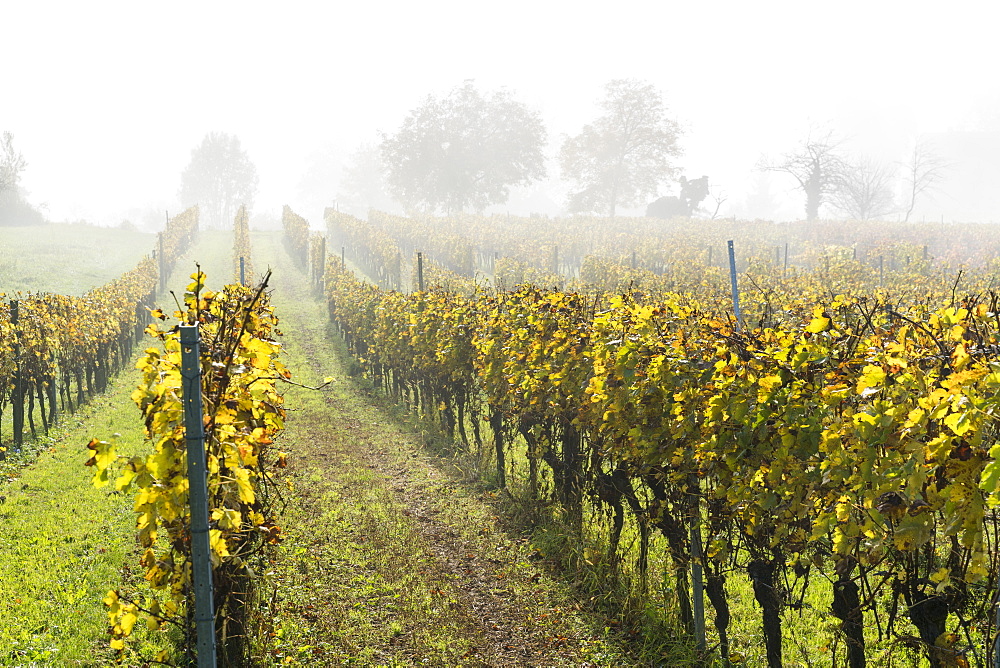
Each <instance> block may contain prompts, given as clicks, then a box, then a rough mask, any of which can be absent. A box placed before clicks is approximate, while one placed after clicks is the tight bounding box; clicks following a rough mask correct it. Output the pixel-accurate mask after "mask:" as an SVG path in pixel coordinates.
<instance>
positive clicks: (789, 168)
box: [757, 132, 846, 220]
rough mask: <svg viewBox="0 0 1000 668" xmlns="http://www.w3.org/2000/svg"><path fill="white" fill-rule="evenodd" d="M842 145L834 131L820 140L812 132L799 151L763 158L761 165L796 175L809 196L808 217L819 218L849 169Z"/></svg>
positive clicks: (807, 196) (765, 168) (767, 168)
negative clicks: (825, 204) (841, 149)
mask: <svg viewBox="0 0 1000 668" xmlns="http://www.w3.org/2000/svg"><path fill="white" fill-rule="evenodd" d="M839 148H840V140H839V139H837V138H835V137H834V135H833V133H832V132H828V133H826V135H824V136H823V137H821V138H819V139H813V138H812V136H811V135H810V136H808V137H806V139H805V141H803V142H802V145H801V146H799V148H798V149H797V150H795V151H793V152H791V153H786V154H785V155H783V156H782V157H781V158H780V159H779V160H776V161H773V160H770V159H769V158H767V157H766V156H765V157H763V158H761V160H760V162H759V163H758V164H757V168H758V169H760V170H763V171H768V172H781V173H783V174H788V175H790V176H791V177H792V178H794V179H795V180H796V181H797V182H798V184H799V188H800V189H801V190H802V192H803V193H805V196H806V220H816V219H817V218H819V209H820V207H821V206H823V204H824V203H826V202H827V201H828V199H829V198H830V197H831V196H832V195H833V194H834V193H835V192H836V191H837V188H838V187H839V185H840V181H841V177H842V176H843V174H844V171H845V168H846V165H845V162H844V159H843V158H841V157H840V154H839V152H838V149H839Z"/></svg>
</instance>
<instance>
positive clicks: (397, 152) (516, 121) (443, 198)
mask: <svg viewBox="0 0 1000 668" xmlns="http://www.w3.org/2000/svg"><path fill="white" fill-rule="evenodd" d="M545 140H546V132H545V127H544V125H543V124H542V120H541V116H540V115H539V114H538V112H536V111H533V110H531V109H529V108H528V107H527V106H525V105H524V104H522V103H521V102H518V101H517V100H515V99H514V97H513V95H512V94H511V93H510V92H509V91H507V90H505V89H501V90H498V91H494V92H492V93H485V94H484V93H481V92H480V91H479V90H478V89H476V87H475V86H474V85H473V83H472V82H471V81H466V82H465V84H463V85H462V86H460V87H458V88H455V89H454V90H452V91H451V92H450V93H449V94H448V95H447V96H445V97H443V98H437V97H435V96H433V95H428V96H427V99H426V100H425V101H424V103H423V104H422V105H420V106H419V107H417V108H416V109H414V110H412V111H411V112H410V114H409V116H407V117H406V119H405V120H404V121H403V125H402V127H401V128H400V129H399V132H397V133H396V134H395V135H392V136H384V137H383V139H382V143H381V145H380V150H381V154H382V159H383V161H384V163H385V167H386V171H387V179H386V180H387V185H388V187H389V189H390V192H391V193H392V194H393V196H394V197H395V198H396V199H398V200H399V201H400V202H403V203H404V204H405V205H407V206H408V207H411V208H424V209H430V210H438V209H441V210H444V211H445V212H452V211H461V210H464V209H473V210H476V211H481V210H483V209H485V208H486V207H487V206H490V205H491V204H503V203H504V202H506V201H507V199H508V198H509V197H510V188H511V187H512V186H518V185H528V184H530V183H531V182H532V181H535V180H537V179H540V178H542V177H543V176H545V156H544V154H543V152H542V149H543V147H544V145H545Z"/></svg>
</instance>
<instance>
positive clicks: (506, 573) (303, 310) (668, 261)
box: [0, 207, 1000, 668]
mask: <svg viewBox="0 0 1000 668" xmlns="http://www.w3.org/2000/svg"><path fill="white" fill-rule="evenodd" d="M248 220H249V216H248V213H247V211H246V209H242V208H241V209H240V210H239V212H238V213H237V215H236V218H235V220H234V228H233V229H234V232H233V233H215V234H214V235H209V234H206V233H201V234H199V233H198V210H197V208H195V209H192V210H189V211H186V212H184V213H182V214H181V215H179V216H176V217H174V218H172V219H170V221H169V222H168V225H167V227H166V229H165V230H164V232H163V233H162V235H161V236H160V237H159V238H158V239H157V241H156V245H155V248H154V249H151V250H152V251H153V252H151V253H150V255H149V256H147V257H145V258H143V259H142V260H141V261H140V262H139V263H138V264H137V265H136V266H135V267H134V268H133V269H130V270H128V271H126V272H124V273H123V274H121V275H120V276H119V277H117V278H114V279H112V280H110V281H109V282H107V283H106V284H104V285H102V286H100V287H98V288H94V289H92V290H90V291H88V292H86V293H85V294H83V295H82V296H80V297H73V296H66V295H56V294H51V293H42V292H39V293H14V294H8V295H6V296H5V299H4V301H3V302H2V304H0V426H2V431H0V446H2V447H3V448H4V456H5V457H7V458H8V461H7V462H6V463H5V466H6V468H4V471H5V472H8V471H9V474H8V480H7V483H5V485H4V486H5V491H4V495H3V496H2V497H0V503H2V504H4V505H3V506H0V509H4V510H8V511H9V512H5V513H3V517H4V520H5V522H6V523H7V524H9V525H10V527H11V529H9V531H11V532H14V531H15V527H21V528H20V529H17V531H19V532H20V533H27V534H30V535H31V536H34V537H33V538H31V544H32V545H36V546H43V547H42V548H38V549H43V551H46V550H49V547H48V546H49V545H50V544H51V545H53V547H51V554H52V555H60V556H58V558H57V557H56V556H53V557H52V559H53V561H59V560H60V559H62V558H63V556H64V555H63V553H66V555H68V554H69V553H70V552H72V556H69V557H68V558H69V562H67V565H66V571H65V572H61V573H62V574H60V575H58V576H53V579H54V580H56V581H57V582H66V581H69V580H72V581H73V582H77V581H78V580H79V582H80V583H81V584H74V585H73V586H72V587H69V588H67V586H64V585H58V586H57V588H56V590H54V591H55V593H45V592H46V591H47V590H46V589H45V588H44V586H43V585H41V584H38V585H35V584H32V585H31V587H26V586H23V585H21V584H18V583H17V582H16V578H15V577H14V576H13V575H3V574H0V591H2V592H3V593H4V594H6V595H7V599H8V602H7V603H5V604H3V605H4V606H7V607H0V610H2V611H3V612H4V614H5V615H6V617H7V619H10V620H25V621H20V622H17V623H13V622H8V624H9V626H10V628H9V629H6V630H4V634H6V635H3V636H0V638H2V639H3V640H4V641H5V643H6V644H7V645H8V646H9V647H10V648H11V649H10V650H9V651H8V652H7V653H6V654H4V655H2V656H0V663H4V664H5V665H8V664H9V665H35V664H33V663H32V662H35V663H37V664H38V665H45V664H46V662H48V663H51V664H54V665H59V664H60V663H61V662H65V661H70V659H67V657H71V656H72V657H79V656H87V654H88V653H93V652H97V656H100V657H102V658H100V659H99V660H98V663H99V664H100V665H104V664H109V665H110V664H113V663H115V662H120V663H124V664H126V665H133V664H135V665H187V664H188V663H190V662H194V661H195V660H196V659H197V658H198V656H199V654H200V652H201V650H200V649H199V650H196V647H198V648H200V647H201V645H200V644H199V643H201V642H202V641H203V640H204V639H203V638H202V637H200V636H199V634H198V624H197V623H196V622H197V620H196V617H197V614H196V613H195V608H194V597H193V592H194V590H195V587H196V583H195V581H194V576H193V573H194V572H195V571H196V569H197V566H196V564H195V563H194V557H192V544H193V543H194V542H195V534H196V531H195V530H194V529H192V526H193V523H194V522H195V521H196V518H195V517H194V514H193V512H192V510H191V507H190V505H191V503H190V498H193V496H191V495H193V494H194V492H193V491H192V487H191V482H190V481H189V478H188V473H187V467H188V461H187V460H188V452H189V447H190V445H189V444H190V440H189V438H190V434H189V429H190V427H188V426H186V425H185V418H184V407H183V405H182V402H183V399H184V397H185V396H186V395H185V391H184V390H183V388H184V387H186V385H184V383H185V382H187V381H186V379H187V378H188V376H186V375H185V374H187V373H189V372H188V371H185V368H184V367H183V364H182V358H183V354H184V351H185V350H188V348H186V345H187V344H182V343H181V340H180V336H181V330H182V327H180V326H181V325H184V326H188V327H193V326H195V325H197V326H198V328H199V330H198V331H199V332H200V357H199V358H198V360H197V364H196V366H197V368H198V370H199V371H198V373H199V374H200V376H199V377H200V383H201V399H202V401H203V403H204V407H203V413H202V420H201V425H200V426H201V428H203V431H204V444H205V451H206V460H205V461H206V464H205V466H206V470H205V478H206V483H207V487H206V490H207V504H208V507H207V513H208V515H207V517H208V519H207V522H208V524H207V528H206V529H205V531H206V532H207V534H208V538H207V540H208V545H209V555H208V556H209V559H210V563H211V566H210V571H211V573H212V577H213V585H212V591H213V597H214V605H215V612H214V617H213V619H214V622H213V623H212V624H211V626H214V636H213V637H214V642H215V647H216V649H215V651H216V653H217V655H218V661H219V665H225V666H244V665H279V664H280V665H289V664H291V665H346V664H349V663H353V664H355V665H420V664H421V663H422V662H430V663H433V664H434V665H456V666H458V665H470V666H473V665H593V666H598V665H609V666H611V665H658V666H659V665H662V666H673V665H692V666H694V665H704V666H715V665H718V666H721V665H748V666H768V668H776V667H778V666H831V667H834V666H849V667H850V668H857V667H859V666H894V665H895V666H930V667H931V668H939V667H940V668H945V667H960V666H983V667H986V666H993V665H995V662H996V661H997V660H998V658H1000V657H998V656H997V649H996V647H995V641H996V638H997V632H996V628H997V626H996V614H997V611H996V606H995V600H996V598H997V595H998V589H1000V531H998V513H997V507H998V505H1000V489H998V485H1000V462H998V460H1000V456H998V455H1000V445H997V444H996V441H997V426H996V423H995V418H994V416H995V415H996V414H997V413H1000V399H998V398H997V397H998V394H1000V392H998V391H1000V316H998V313H1000V304H998V301H1000V261H998V259H997V258H1000V235H997V234H996V233H995V232H994V231H993V229H992V228H990V227H989V226H977V225H946V226H942V225H937V224H933V225H923V224H913V225H880V226H878V227H872V226H865V225H862V224H855V223H843V222H837V223H832V222H831V223H808V224H806V223H797V224H773V223H770V222H762V221H755V222H746V221H739V222H737V221H688V220H674V221H662V220H653V219H615V220H614V221H612V222H609V221H608V220H606V219H588V218H583V217H575V218H568V219H546V218H516V217H511V216H502V217H476V216H468V215H462V216H455V217H447V218H402V217H398V216H391V215H388V214H384V213H381V212H374V211H373V212H371V213H370V215H369V217H368V220H367V221H363V220H360V219H357V218H354V217H352V216H349V215H347V214H343V213H340V212H337V211H334V210H330V209H328V210H327V211H326V214H325V221H324V222H325V225H326V226H325V229H324V230H322V232H319V231H317V229H316V227H315V226H313V227H311V226H310V224H309V222H308V221H307V220H306V219H305V218H303V217H302V216H300V215H298V214H296V213H295V212H294V211H293V210H292V209H291V208H289V207H285V210H284V212H283V215H282V228H283V229H282V232H281V233H280V235H278V234H275V235H263V234H260V233H252V232H251V230H250V228H249V224H248ZM728 242H731V245H730V244H729V243H728ZM209 247H211V248H212V249H214V250H212V251H211V252H208V251H207V249H208V248H209ZM730 249H731V250H730ZM192 252H195V255H194V256H192ZM212 254H214V255H212ZM206 255H212V256H213V257H216V258H217V259H216V260H215V261H213V262H212V263H211V266H205V265H204V264H202V263H201V262H200V260H199V258H204V257H205V256H206ZM196 263H198V264H196ZM265 267H270V268H271V269H272V270H274V271H275V273H274V274H272V273H271V270H267V271H265V270H264V268H265ZM185 277H188V278H185ZM216 277H218V278H219V280H220V284H219V285H218V287H215V286H213V283H212V281H213V280H215V278H216ZM229 277H232V278H231V280H227V279H229ZM225 283H229V284H228V285H224V284H225ZM174 286H178V287H177V288H175V287H174ZM180 286H183V288H182V289H181V287H180ZM170 292H173V293H174V295H173V296H171V295H170V294H169V293H170ZM168 305H170V306H168ZM143 339H146V340H147V343H145V344H142V345H140V347H139V349H138V350H137V349H136V348H135V346H136V343H138V342H139V341H141V340H143ZM120 377H121V378H125V380H119V378H120ZM115 396H120V400H115V399H110V398H109V399H105V397H115ZM105 401H119V402H120V405H121V406H122V407H123V410H124V407H125V405H126V404H131V405H132V406H131V409H130V410H131V412H132V413H133V414H136V415H134V418H133V419H134V422H133V423H132V424H131V426H127V427H123V428H122V429H120V430H118V431H119V432H120V433H118V434H117V435H116V434H115V433H114V432H109V433H103V432H102V431H99V430H98V429H99V428H98V426H97V423H98V422H100V420H101V418H100V416H101V410H102V409H101V406H103V405H104V402H105ZM109 405H110V404H109ZM116 405H117V404H116ZM136 408H138V410H136ZM116 410H117V409H116ZM108 411H109V414H110V409H108ZM71 413H77V414H79V415H81V416H83V417H81V418H79V421H80V423H81V426H82V427H83V428H85V429H90V430H91V431H90V433H89V435H87V437H86V438H85V439H80V443H86V442H87V441H89V444H88V445H87V446H86V448H81V447H79V444H73V445H72V446H71V447H70V450H71V452H69V451H68V452H67V454H66V455H65V456H66V458H67V459H66V461H67V462H73V464H72V465H73V466H75V471H74V472H73V473H72V474H71V475H72V476H73V477H76V478H79V479H82V480H84V481H86V483H87V484H86V487H88V488H89V489H88V491H86V492H73V494H74V495H75V496H79V497H80V498H81V499H83V498H87V499H92V500H90V501H87V503H91V504H110V505H107V506H105V505H94V507H95V508H97V507H100V508H106V510H101V511H84V512H81V511H75V512H76V513H78V514H80V515H82V516H84V517H91V518H92V519H96V518H98V517H100V514H101V513H106V514H109V516H113V517H114V518H115V519H114V527H115V528H114V529H109V528H107V527H105V528H103V529H99V530H95V529H94V528H90V529H87V530H86V531H87V532H86V533H85V534H81V535H79V536H77V534H75V533H70V532H74V531H77V528H73V527H72V525H73V522H71V521H70V520H59V521H58V522H56V524H54V525H51V526H49V525H46V527H47V528H45V529H44V534H35V533H32V532H31V530H29V529H26V528H24V527H26V526H28V524H23V525H21V524H17V523H18V522H26V523H30V520H28V519H27V518H28V517H31V516H33V515H37V514H39V513H43V514H46V515H49V514H51V515H52V516H53V517H59V516H60V513H61V512H62V511H61V510H60V508H61V506H62V505H63V503H65V504H67V506H69V503H70V502H69V500H68V499H67V500H65V501H58V502H55V501H52V500H51V498H52V497H51V496H47V495H50V494H52V493H54V492H46V494H40V493H38V492H37V491H36V490H37V489H42V488H43V487H42V486H43V485H44V484H47V483H42V482H36V478H35V477H32V476H34V475H36V473H38V474H41V473H42V472H43V469H44V468H45V467H47V466H50V465H55V464H54V462H56V461H57V460H59V458H60V457H62V456H63V455H62V454H61V450H60V449H61V448H62V446H61V445H60V443H62V441H60V440H59V439H60V438H63V437H60V436H59V435H58V434H59V433H61V432H64V431H65V430H66V429H68V427H66V426H65V424H66V422H67V420H68V416H69V414H71ZM383 432H384V435H383ZM67 433H68V432H67ZM74 433H76V432H74ZM74 438H77V437H74ZM46 439H48V440H46ZM50 443H51V447H50V446H49V445H46V444H50ZM428 447H429V448H430V451H428V450H427V448H428ZM81 449H82V450H86V454H85V455H84V454H83V453H82V452H81ZM429 453H433V454H429ZM84 461H86V464H87V465H88V466H89V467H90V469H82V468H81V466H80V465H81V464H82V463H84ZM442 471H452V473H443V472H442ZM88 474H89V475H88ZM59 475H62V476H65V475H66V474H59ZM51 477H52V476H51V475H49V476H47V478H46V479H51ZM22 480H23V481H24V482H23V483H22V482H21V481H22ZM37 480H42V478H38V479H37ZM18 486H21V487H20V489H17V487H18ZM36 486H37V487H36ZM46 489H47V488H46ZM380 490H381V491H380ZM86 495H93V496H86ZM46 498H48V499H49V500H48V501H47V502H48V503H49V505H48V506H44V505H42V506H39V505H37V504H38V503H46V501H45V499H46ZM36 499H37V500H36ZM41 508H47V509H46V510H40V509H41ZM19 513H23V515H22V514H19ZM22 517H23V518H25V519H23V520H20V519H18V518H22ZM87 521H91V520H89V519H88V520H87ZM102 521H103V520H102ZM108 521H110V520H108ZM63 525H65V527H64V526H63ZM63 532H66V533H65V537H63V538H60V536H63ZM101 532H103V533H105V534H107V536H111V535H114V536H118V538H116V539H115V540H118V541H120V542H119V543H116V545H118V546H119V547H110V545H111V543H110V542H108V541H111V540H112V539H111V538H109V537H101V538H95V535H96V534H100V533H101ZM71 536H72V537H71ZM18 540H19V539H18V538H16V537H15V534H14V533H11V534H10V535H9V536H8V543H10V545H9V546H8V548H6V549H9V550H13V552H10V553H7V554H6V555H5V556H4V557H3V558H2V559H0V562H6V561H10V562H12V563H16V560H18V559H22V560H23V559H24V558H25V557H24V556H23V553H22V552H21V550H28V549H34V548H28V547H22V544H21V543H19V542H17V541H18ZM95 540H97V541H99V545H100V546H99V547H94V541H95ZM56 544H58V545H62V546H63V547H62V548H57V547H55V545H56ZM74 545H81V546H82V545H87V546H88V547H86V549H83V548H82V547H81V548H80V549H77V548H75V547H73V546H74ZM102 550H103V551H102ZM105 552H110V554H109V558H110V557H112V556H113V558H114V560H116V561H115V564H114V565H110V566H101V568H95V567H90V569H89V570H93V571H94V574H95V577H98V578H100V579H98V580H95V581H94V582H90V581H89V580H87V581H85V580H83V579H82V578H84V577H85V576H84V575H83V574H82V573H77V570H79V569H81V568H84V567H83V566H81V564H84V563H94V564H96V563H98V562H99V560H101V559H103V558H104V557H103V556H98V555H103V554H104V553H105ZM45 553H46V554H48V552H47V551H46V552H45ZM90 560H94V561H90ZM60 563H62V562H60ZM69 564H75V566H71V565H69ZM60 568H61V566H60ZM109 569H110V570H109ZM84 570H87V569H86V568H84ZM66 573H72V574H73V575H72V576H71V577H70V576H68V575H66ZM8 580H9V581H11V582H12V583H13V584H11V585H7V584H5V583H6V582H7V581H8ZM8 586H9V587H12V588H10V589H9V588H6V587H8ZM560 587H562V589H560ZM67 591H72V592H73V599H72V601H71V602H67V599H65V596H66V592H67ZM36 592H38V593H36ZM22 599H25V602H22ZM14 601H16V602H14ZM28 601H34V603H33V604H30V605H29V603H28ZM59 605H62V606H66V607H69V608H71V609H75V606H77V605H81V606H83V605H86V606H91V607H87V608H86V611H87V612H86V613H84V612H82V610H83V609H82V608H81V612H79V613H74V614H78V615H81V616H82V615H86V616H88V618H93V619H95V620H96V621H94V622H93V623H94V624H96V625H97V626H101V625H103V626H104V631H103V632H93V631H91V632H90V633H91V636H90V638H89V640H83V641H79V642H82V643H83V644H82V645H81V646H82V647H83V648H84V649H70V648H69V645H68V644H66V645H64V644H60V643H64V642H65V641H64V640H62V639H63V638H65V637H67V636H68V632H67V631H66V627H67V626H69V625H70V623H69V622H60V623H53V622H50V621H42V619H41V618H40V617H38V616H37V615H38V614H46V613H44V612H43V613H36V612H29V608H32V607H34V608H38V609H40V610H43V611H44V610H50V611H51V610H53V609H54V608H53V606H55V607H58V606H59ZM95 610H97V613H96V614H95V612H94V611H95ZM47 614H50V615H51V614H55V613H53V612H49V613H47ZM28 619H30V620H31V621H27V620H28ZM81 628H83V626H82V625H81ZM87 628H94V627H87ZM101 636H103V637H101ZM73 652H77V654H73ZM93 660H94V659H93V657H92V656H91V658H90V659H87V660H81V659H79V658H74V659H72V661H73V662H77V663H79V662H81V661H82V662H83V663H86V664H87V665H93V663H92V662H93ZM66 665H70V664H69V663H67V664H66Z"/></svg>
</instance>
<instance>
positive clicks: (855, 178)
mask: <svg viewBox="0 0 1000 668" xmlns="http://www.w3.org/2000/svg"><path fill="white" fill-rule="evenodd" d="M895 180H896V175H895V173H894V172H893V170H892V168H891V167H889V166H888V165H886V164H884V163H882V162H879V161H877V160H873V159H871V158H866V157H859V158H856V159H855V160H854V161H852V162H851V163H845V164H844V166H843V172H842V173H841V175H840V179H839V183H838V185H837V189H836V190H835V191H834V192H833V194H832V196H831V200H832V202H831V203H832V204H833V206H834V207H835V208H837V210H839V211H840V212H841V213H843V214H844V215H846V216H847V217H849V218H851V219H853V220H871V219H873V218H879V217H881V216H884V215H886V214H887V213H890V212H891V211H892V210H893V209H895V208H896V203H895V201H894V197H893V193H892V190H893V183H894V182H895Z"/></svg>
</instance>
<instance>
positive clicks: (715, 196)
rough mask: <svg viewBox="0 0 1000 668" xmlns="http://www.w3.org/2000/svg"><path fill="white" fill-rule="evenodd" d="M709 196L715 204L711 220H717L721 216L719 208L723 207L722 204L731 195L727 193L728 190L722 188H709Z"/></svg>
mask: <svg viewBox="0 0 1000 668" xmlns="http://www.w3.org/2000/svg"><path fill="white" fill-rule="evenodd" d="M708 198H709V199H710V200H712V204H714V205H715V208H714V209H713V210H712V217H711V220H715V219H716V218H718V216H719V209H721V208H722V205H723V204H725V203H726V200H728V199H729V195H727V194H726V191H725V190H723V189H722V188H709V190H708Z"/></svg>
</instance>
